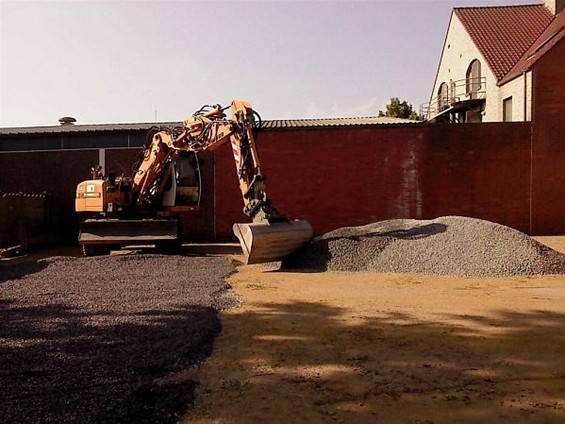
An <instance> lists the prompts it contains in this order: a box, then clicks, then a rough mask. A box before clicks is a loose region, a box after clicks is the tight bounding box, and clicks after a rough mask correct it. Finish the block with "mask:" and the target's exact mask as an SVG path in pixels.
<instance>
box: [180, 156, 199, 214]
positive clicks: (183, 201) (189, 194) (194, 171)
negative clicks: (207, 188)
mask: <svg viewBox="0 0 565 424" xmlns="http://www.w3.org/2000/svg"><path fill="white" fill-rule="evenodd" d="M175 173H176V183H177V184H176V198H175V205H177V206H198V205H199V204H200V196H201V191H202V178H201V175H200V160H199V158H198V156H197V154H196V152H191V151H180V152H179V156H178V158H177V160H176V163H175Z"/></svg>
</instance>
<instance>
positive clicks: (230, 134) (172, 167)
mask: <svg viewBox="0 0 565 424" xmlns="http://www.w3.org/2000/svg"><path fill="white" fill-rule="evenodd" d="M228 108H229V109H230V117H229V118H228V117H227V115H226V113H225V112H226V110H227V109H228ZM260 121H261V119H260V117H259V115H258V113H257V112H256V111H254V110H253V109H252V107H251V105H250V104H249V103H248V102H246V101H244V100H234V101H232V102H231V105H230V106H227V107H222V106H220V105H218V104H216V105H205V106H203V107H202V108H200V109H199V110H198V111H197V112H195V113H194V114H193V115H192V116H190V117H189V118H188V119H186V120H184V122H183V124H182V126H176V127H174V126H169V127H157V128H153V129H152V130H150V131H149V133H148V135H147V141H146V143H145V146H144V149H143V150H142V151H141V152H140V153H141V154H140V160H139V161H138V163H137V164H135V165H134V168H133V171H134V172H133V177H131V176H125V175H121V176H117V175H116V174H114V173H108V175H107V176H104V175H103V172H102V169H101V167H100V166H97V167H95V168H92V179H90V180H86V181H82V182H80V183H79V184H78V185H77V190H76V198H75V210H76V212H80V213H89V214H91V215H92V217H91V218H89V219H86V220H85V221H83V222H81V226H80V233H79V238H78V241H79V244H81V245H82V248H83V252H84V254H85V256H91V255H100V254H108V253H109V252H110V250H111V249H113V248H119V247H121V246H124V245H135V244H154V245H156V246H167V247H175V246H176V247H179V246H180V244H181V243H182V234H181V233H182V231H181V228H182V225H181V223H180V219H181V216H182V215H183V214H184V213H186V212H190V211H195V210H199V208H200V206H199V204H200V194H201V189H202V180H201V176H200V164H201V159H200V158H199V157H198V153H199V152H205V151H213V150H214V149H216V148H218V147H220V146H224V145H227V144H229V145H230V147H231V150H232V153H233V158H234V163H235V168H236V174H237V178H238V180H239V189H240V191H241V196H242V199H243V212H244V213H245V214H246V215H247V216H248V217H250V219H251V222H250V223H235V224H233V231H234V234H235V236H236V237H237V238H238V240H239V242H240V244H241V248H242V252H243V256H244V262H245V263H246V264H254V263H261V262H271V261H277V260H279V259H281V258H283V257H284V256H286V255H288V254H290V253H292V252H293V251H294V250H296V249H297V248H298V247H300V246H301V245H303V244H305V243H306V242H308V241H309V240H310V239H311V238H312V226H311V225H310V223H309V222H307V221H301V220H290V219H288V218H287V217H286V216H285V215H284V214H282V213H280V212H278V211H277V210H276V209H275V208H274V206H273V205H272V203H271V200H270V199H269V198H268V197H267V192H266V186H265V175H264V174H263V173H262V170H261V164H260V162H259V155H258V152H257V146H256V142H255V140H256V137H257V131H258V129H259V127H260Z"/></svg>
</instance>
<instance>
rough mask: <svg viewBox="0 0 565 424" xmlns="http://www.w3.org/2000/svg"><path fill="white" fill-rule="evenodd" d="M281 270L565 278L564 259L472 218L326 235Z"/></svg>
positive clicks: (379, 225)
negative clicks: (564, 275) (549, 275)
mask: <svg viewBox="0 0 565 424" xmlns="http://www.w3.org/2000/svg"><path fill="white" fill-rule="evenodd" d="M281 267H282V269H313V270H329V271H353V272H379V273H383V272H394V273H407V274H431V275H454V276H464V277H502V276H512V275H538V274H563V273H565V255H563V254H561V253H559V252H556V251H554V250H552V249H550V248H548V247H546V246H544V245H542V244H540V243H538V242H537V241H535V240H534V239H532V238H531V237H529V236H528V235H526V234H524V233H521V232H520V231H517V230H514V229H511V228H508V227H505V226H503V225H499V224H495V223H493V222H489V221H483V220H480V219H474V218H465V217H458V216H448V217H442V218H438V219H434V220H429V221H419V220H410V219H397V220H389V221H382V222H376V223H373V224H369V225H365V226H362V227H345V228H340V229H337V230H335V231H331V232H329V233H326V234H324V235H323V236H321V237H318V238H316V239H315V240H314V241H313V242H312V243H310V244H308V245H306V246H305V247H304V248H302V249H300V250H298V251H297V252H295V253H294V254H293V255H291V256H290V257H288V258H286V259H285V260H284V261H283V262H282V265H281Z"/></svg>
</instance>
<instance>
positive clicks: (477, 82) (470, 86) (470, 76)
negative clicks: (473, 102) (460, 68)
mask: <svg viewBox="0 0 565 424" xmlns="http://www.w3.org/2000/svg"><path fill="white" fill-rule="evenodd" d="M465 78H466V87H467V95H468V96H470V97H471V98H474V97H476V96H475V95H476V93H477V92H478V91H479V90H480V89H481V62H479V61H478V60H477V59H475V60H473V61H472V62H471V63H470V64H469V67H468V68H467V74H466V76H465Z"/></svg>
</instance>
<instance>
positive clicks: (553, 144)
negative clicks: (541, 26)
mask: <svg viewBox="0 0 565 424" xmlns="http://www.w3.org/2000/svg"><path fill="white" fill-rule="evenodd" d="M564 70H565V39H562V40H561V41H560V42H559V43H558V44H557V45H555V46H554V47H553V48H552V49H551V50H549V51H548V52H547V53H546V54H545V55H544V56H543V57H542V58H540V59H539V60H538V61H537V62H536V64H535V67H534V71H533V75H534V81H533V90H534V101H535V103H534V106H533V122H534V125H533V151H532V194H533V196H532V198H533V201H532V214H533V228H532V231H533V233H535V234H563V233H565V117H564V113H565V90H563V87H565V71H564Z"/></svg>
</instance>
